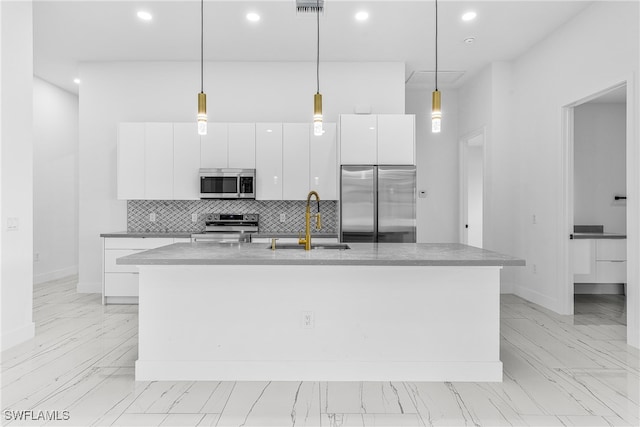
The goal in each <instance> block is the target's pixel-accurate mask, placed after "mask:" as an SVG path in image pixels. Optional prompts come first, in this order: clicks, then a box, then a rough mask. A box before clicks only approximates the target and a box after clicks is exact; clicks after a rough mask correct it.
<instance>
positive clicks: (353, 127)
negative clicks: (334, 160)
mask: <svg viewBox="0 0 640 427" xmlns="http://www.w3.org/2000/svg"><path fill="white" fill-rule="evenodd" d="M377 127H378V120H377V115H374V114H367V115H359V114H344V115H342V116H340V164H343V165H375V164H377V163H378V131H377Z"/></svg>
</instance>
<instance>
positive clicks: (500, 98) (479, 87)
mask: <svg viewBox="0 0 640 427" xmlns="http://www.w3.org/2000/svg"><path fill="white" fill-rule="evenodd" d="M512 96H513V83H512V71H511V64H510V63H506V62H494V63H492V64H490V65H488V66H487V67H485V68H484V69H482V70H481V71H480V72H478V73H477V74H476V75H475V76H473V77H472V78H471V79H470V80H469V81H467V82H466V83H465V84H464V85H462V87H461V88H460V89H459V104H460V135H461V137H462V138H463V139H468V138H467V137H468V136H470V135H476V134H482V133H484V148H485V159H484V167H485V182H484V204H483V234H482V236H483V247H484V248H485V249H489V250H493V251H497V252H502V253H506V254H510V255H514V256H522V254H521V253H519V251H518V248H517V246H516V242H517V233H516V224H517V212H518V206H519V196H518V194H519V180H518V179H517V177H518V175H517V170H518V166H517V161H516V159H517V158H518V150H517V145H516V143H515V141H514V139H513V136H512V130H511V126H512V120H513V119H512V117H511V114H512V110H511V108H512V105H513V101H512ZM521 268H522V267H505V268H504V269H503V271H502V273H501V277H500V278H501V291H502V292H504V293H509V292H513V286H514V282H515V280H516V279H515V277H516V276H515V274H516V272H517V270H518V269H521Z"/></svg>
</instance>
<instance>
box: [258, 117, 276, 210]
mask: <svg viewBox="0 0 640 427" xmlns="http://www.w3.org/2000/svg"><path fill="white" fill-rule="evenodd" d="M255 129H256V131H255V132H256V149H255V152H256V155H255V161H256V191H257V193H256V199H259V200H282V182H283V179H282V123H256V128H255Z"/></svg>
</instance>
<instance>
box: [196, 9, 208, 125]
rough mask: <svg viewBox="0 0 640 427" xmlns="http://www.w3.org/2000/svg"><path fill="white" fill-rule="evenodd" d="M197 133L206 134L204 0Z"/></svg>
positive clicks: (201, 18) (201, 23) (201, 14)
mask: <svg viewBox="0 0 640 427" xmlns="http://www.w3.org/2000/svg"><path fill="white" fill-rule="evenodd" d="M198 134H199V135H206V134H207V94H206V93H204V0H200V93H199V94H198Z"/></svg>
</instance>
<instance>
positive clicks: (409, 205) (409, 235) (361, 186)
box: [340, 165, 416, 243]
mask: <svg viewBox="0 0 640 427" xmlns="http://www.w3.org/2000/svg"><path fill="white" fill-rule="evenodd" d="M340 187H341V189H340V241H342V242H380V243H389V242H397V243H415V241H416V168H415V166H371V165H364V166H342V168H341V179H340Z"/></svg>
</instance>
